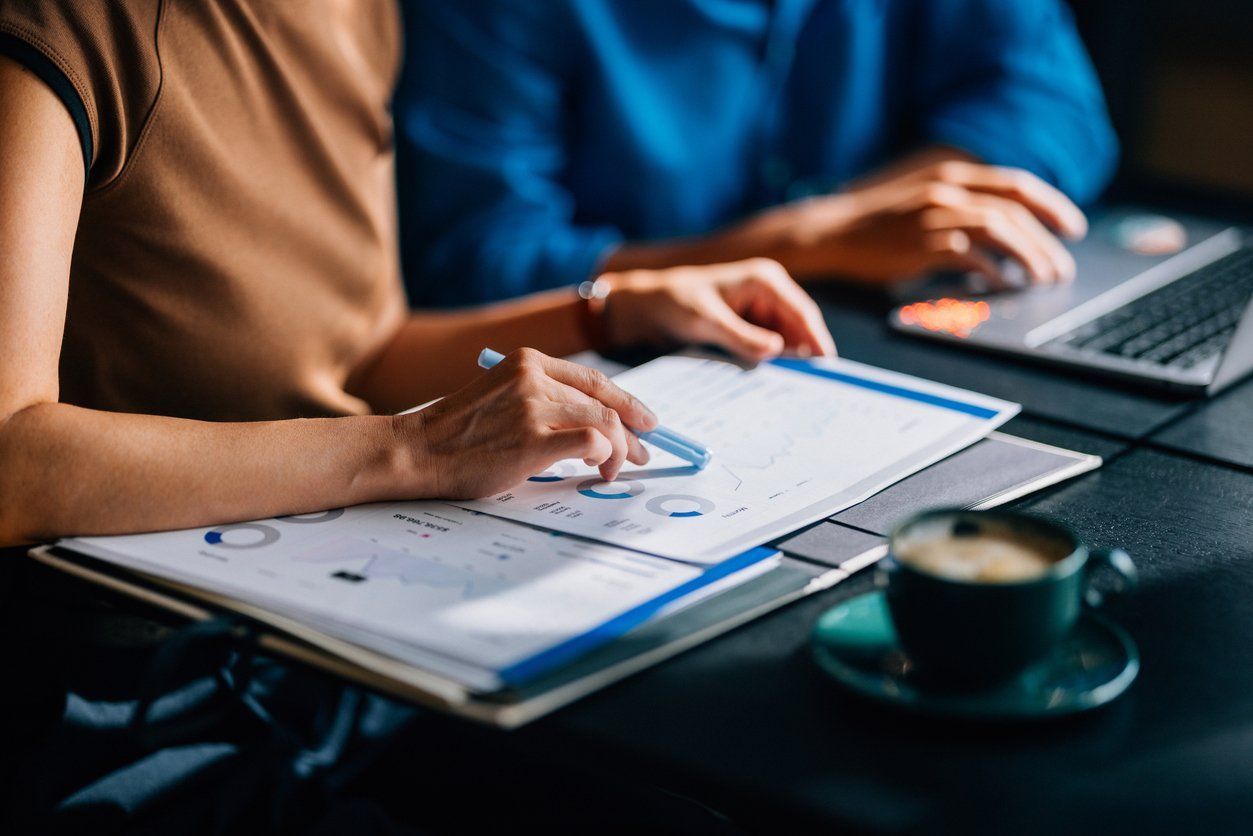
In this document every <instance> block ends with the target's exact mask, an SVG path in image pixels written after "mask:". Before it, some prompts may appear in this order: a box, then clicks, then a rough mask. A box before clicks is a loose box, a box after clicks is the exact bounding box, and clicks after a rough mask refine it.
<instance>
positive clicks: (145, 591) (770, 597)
mask: <svg viewBox="0 0 1253 836" xmlns="http://www.w3.org/2000/svg"><path fill="white" fill-rule="evenodd" d="M996 462H999V463H1000V464H999V465H993V464H991V463H996ZM1100 464H1101V459H1100V457H1098V456H1093V455H1088V454H1084V453H1078V452H1075V451H1072V450H1065V449H1063V448H1059V447H1052V446H1050V445H1045V444H1039V443H1037V442H1032V441H1027V440H1024V439H1020V438H1017V437H1014V436H1010V435H1006V434H1004V433H999V432H997V433H992V434H991V435H989V436H988V438H986V439H984V440H983V441H980V442H977V443H976V444H974V445H972V446H971V447H969V448H967V449H965V450H963V451H961V452H959V453H957V454H955V455H953V456H950V457H949V458H947V459H944V460H943V461H941V462H938V463H936V464H934V465H932V466H931V467H929V468H927V469H925V470H922V471H920V472H919V473H917V474H915V475H914V476H912V477H910V478H908V479H905V480H903V481H902V482H899V483H897V484H896V485H893V486H892V487H890V488H888V489H887V490H885V491H882V492H880V493H879V494H877V495H875V496H874V497H872V498H871V499H870V500H867V501H866V502H863V503H861V504H859V505H857V506H854V507H853V508H850V509H847V510H846V511H844V512H841V513H840V514H836V515H835V516H834V517H832V518H831V519H830V520H825V521H820V522H819V523H817V524H815V525H813V526H809V527H808V528H807V529H805V530H803V531H801V532H798V533H795V534H792V535H789V536H788V537H785V538H783V539H782V541H781V542H779V543H777V544H776V546H777V547H778V548H779V549H780V550H781V551H782V552H783V557H782V558H781V560H780V563H779V565H778V566H777V567H775V568H774V569H772V570H770V571H768V572H765V573H764V574H762V575H760V576H758V577H756V578H752V579H750V580H748V581H746V582H745V583H743V584H741V585H739V586H736V587H733V588H730V589H727V590H724V591H722V592H719V593H717V594H714V595H711V596H709V597H707V598H705V599H702V600H700V601H697V602H696V603H694V604H692V605H690V606H688V607H686V608H684V609H681V610H678V611H677V612H674V613H671V614H668V615H665V616H662V617H658V618H655V619H653V620H651V621H649V622H646V623H644V624H642V625H640V626H638V627H636V628H635V629H633V630H631V631H629V632H628V633H626V634H624V635H623V636H621V637H620V638H618V639H617V640H615V641H613V642H612V643H610V644H607V645H604V646H602V647H600V648H597V649H595V650H593V651H591V652H590V653H588V654H587V655H585V656H582V657H580V658H579V659H577V660H575V661H574V662H572V663H570V664H569V665H566V666H565V667H562V668H560V669H557V670H555V671H552V672H550V673H548V674H545V675H544V676H542V677H541V678H540V679H537V680H535V681H534V682H531V683H528V684H527V685H526V686H524V687H521V688H518V689H504V690H501V691H498V692H494V693H491V694H479V693H474V692H472V691H471V690H469V689H468V688H466V687H465V686H464V685H462V684H460V683H457V682H455V681H453V680H451V679H448V678H446V677H442V676H440V675H438V674H435V673H433V672H431V671H426V670H423V669H421V668H417V667H415V666H413V665H409V664H406V663H403V662H399V661H397V660H395V659H392V658H391V657H388V656H386V655H384V654H381V653H377V652H375V651H371V650H367V649H365V648H362V647H360V646H358V645H355V644H352V643H350V642H347V641H344V640H342V639H339V638H336V637H333V636H329V635H327V634H325V633H323V632H321V631H319V630H317V629H315V628H313V627H310V626H309V625H307V624H304V623H301V622H298V621H295V620H292V619H290V618H287V617H284V616H281V615H278V614H275V613H272V612H268V611H266V610H263V609H261V608H259V607H255V606H252V605H250V604H247V603H245V602H241V601H238V600H234V599H228V598H225V597H223V596H218V595H215V594H213V593H209V592H206V591H204V590H200V589H195V588H192V587H189V586H184V585H181V584H177V583H174V582H171V581H167V580H164V579H161V578H157V577H154V576H150V575H146V574H144V573H141V572H137V571H134V570H130V569H125V568H122V567H120V566H117V565H114V564H111V563H108V562H106V561H104V560H101V559H98V558H95V557H90V556H88V555H84V554H81V553H78V552H74V551H72V550H70V549H68V548H65V547H63V546H58V545H45V546H39V547H37V548H34V549H32V550H31V551H30V556H31V557H32V558H34V559H35V560H37V561H39V562H40V563H41V564H43V565H45V566H47V567H49V568H51V569H53V570H56V571H59V572H64V573H65V574H67V575H71V576H73V577H76V578H78V579H80V580H83V581H86V582H88V583H91V584H94V585H96V586H97V587H99V588H101V589H103V590H106V591H108V592H109V593H112V594H114V595H117V596H121V597H122V598H124V599H126V600H128V601H130V602H132V603H138V604H140V605H142V606H145V607H146V608H148V609H150V610H155V611H157V612H160V613H162V614H165V615H168V616H172V617H174V618H175V619H177V620H182V621H204V620H208V619H212V618H217V617H220V616H223V615H227V614H230V615H231V616H233V617H235V618H236V619H238V620H239V621H240V622H241V623H242V624H246V625H248V626H249V627H251V628H252V629H253V630H254V632H255V636H256V638H255V641H256V646H257V647H258V648H259V649H261V650H262V651H264V652H266V653H270V654H273V655H275V656H278V657H282V658H285V659H288V660H291V661H292V662H295V663H297V664H302V665H307V666H310V667H314V668H317V669H319V670H322V671H325V672H326V673H328V674H331V675H333V676H339V677H343V678H345V679H347V680H349V681H352V682H355V683H357V684H359V685H361V686H363V687H366V688H369V689H371V690H375V691H379V692H382V693H386V694H389V695H392V696H394V697H397V698H399V699H403V700H406V701H409V702H412V703H415V704H417V705H421V706H425V707H428V708H432V709H435V710H438V711H442V712H445V713H448V714H452V715H455V716H458V717H462V718H464V719H467V720H471V721H474V722H478V723H483V724H487V725H492V726H496V727H500V728H505V729H510V728H516V727H518V726H522V725H525V724H526V723H529V722H532V721H534V720H536V719H538V718H540V717H543V716H544V715H546V714H549V713H551V712H553V711H556V710H557V709H559V708H561V707H563V706H565V705H568V704H570V703H571V702H574V701H575V700H578V699H580V698H582V697H584V696H587V695H588V694H591V693H594V692H596V691H598V690H600V689H602V688H605V687H607V686H609V685H611V684H613V683H615V682H617V681H619V680H621V679H624V678H625V677H627V676H630V675H632V674H634V673H637V672H639V671H641V670H644V669H645V668H648V667H651V666H652V665H655V664H658V663H660V662H662V661H664V660H666V659H668V658H670V657H672V656H675V655H677V654H679V653H682V652H684V651H686V650H689V649H691V648H693V647H696V646H698V645H700V644H703V643H704V642H707V641H710V640H711V639H714V638H716V637H717V636H719V635H721V634H723V633H726V632H728V631H730V630H733V629H735V628H736V627H739V626H741V625H743V624H746V623H748V622H750V621H752V620H753V619H755V618H757V617H759V616H761V615H764V614H766V613H768V612H771V611H773V610H776V609H778V608H780V607H783V606H786V605H787V604H789V603H792V602H793V601H796V600H799V599H800V598H803V597H806V596H808V595H812V594H815V593H817V592H820V591H823V590H825V589H829V588H831V587H832V586H834V585H836V584H837V583H839V582H840V581H842V580H844V579H845V578H848V577H849V576H850V575H852V574H853V573H854V572H857V571H859V570H861V569H864V568H866V567H867V566H870V565H872V564H874V563H875V562H877V561H878V560H879V559H880V558H881V557H883V555H884V554H886V552H887V545H886V537H885V535H886V528H885V525H886V522H887V521H888V520H889V519H892V518H896V517H899V516H903V515H904V514H906V513H912V512H915V511H921V510H924V509H925V508H926V507H934V506H937V505H948V506H960V507H967V508H991V507H994V506H996V505H1001V504H1004V503H1006V502H1009V501H1012V500H1014V499H1017V498H1020V497H1022V496H1025V495H1027V494H1029V493H1032V492H1034V491H1038V490H1042V489H1044V488H1046V487H1049V486H1051V485H1055V484H1057V483H1059V482H1061V481H1064V480H1066V479H1070V478H1073V477H1074V476H1077V475H1079V474H1081V473H1085V472H1088V471H1091V470H1094V469H1096V468H1097V467H1099V466H1100ZM854 521H855V522H854ZM241 629H242V628H241Z"/></svg>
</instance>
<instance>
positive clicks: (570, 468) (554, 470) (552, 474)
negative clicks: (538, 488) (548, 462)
mask: <svg viewBox="0 0 1253 836" xmlns="http://www.w3.org/2000/svg"><path fill="white" fill-rule="evenodd" d="M573 474H574V465H572V464H570V463H569V462H557V463H556V464H555V465H553V466H552V467H550V468H548V469H547V470H545V471H544V472H543V473H536V474H535V475H534V476H531V477H528V478H527V481H528V482H560V481H561V480H562V479H564V478H566V477H567V476H572V475H573Z"/></svg>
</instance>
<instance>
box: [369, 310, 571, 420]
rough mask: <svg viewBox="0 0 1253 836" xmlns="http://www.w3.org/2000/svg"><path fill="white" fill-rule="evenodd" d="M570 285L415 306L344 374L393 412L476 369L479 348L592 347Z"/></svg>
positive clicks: (454, 385)
mask: <svg viewBox="0 0 1253 836" xmlns="http://www.w3.org/2000/svg"><path fill="white" fill-rule="evenodd" d="M581 305H582V301H581V300H580V299H579V298H578V295H577V294H576V293H575V292H574V291H573V290H554V291H549V292H547V293H537V294H533V295H531V296H527V297H525V298H523V299H517V300H514V301H510V302H503V303H500V304H497V305H490V306H487V307H481V308H473V309H468V310H462V311H450V312H446V313H438V312H429V311H418V312H415V313H413V314H411V315H410V317H409V319H408V320H407V321H406V322H405V324H404V325H403V326H402V327H401V328H400V330H399V331H398V332H397V333H396V335H395V337H394V338H393V339H392V340H391V341H390V342H389V343H388V344H387V345H386V346H385V347H384V348H383V349H382V351H380V352H379V353H378V355H377V356H375V357H373V358H371V359H370V360H369V361H367V362H366V363H365V364H364V365H363V367H362V369H361V370H360V371H359V372H358V373H357V374H355V375H354V376H353V379H352V380H350V381H349V388H350V389H351V390H352V391H353V393H354V394H356V395H358V396H359V397H362V398H364V399H365V400H367V401H368V402H369V403H370V404H371V405H372V406H373V407H374V409H375V410H376V411H378V412H399V411H400V410H402V409H407V408H409V407H411V406H414V405H416V404H419V403H423V402H425V401H428V400H430V399H432V398H437V397H440V396H442V395H447V394H448V393H450V392H452V391H453V390H455V389H458V388H460V387H461V386H463V385H465V383H467V382H468V381H469V380H470V379H471V378H472V377H474V376H475V375H476V374H478V372H479V368H478V366H477V365H476V361H477V359H478V356H479V352H480V351H481V350H482V349H483V348H484V347H488V346H490V347H491V348H494V349H496V350H497V351H501V352H504V353H508V352H510V351H513V350H514V349H516V348H522V347H523V346H526V347H529V348H534V349H538V350H539V351H542V352H544V353H545V354H549V355H552V356H554V357H562V356H565V355H567V354H574V353H575V352H578V351H583V350H585V349H587V348H590V347H591V346H590V343H589V340H588V337H587V334H586V333H585V328H584V325H583V321H582V311H581Z"/></svg>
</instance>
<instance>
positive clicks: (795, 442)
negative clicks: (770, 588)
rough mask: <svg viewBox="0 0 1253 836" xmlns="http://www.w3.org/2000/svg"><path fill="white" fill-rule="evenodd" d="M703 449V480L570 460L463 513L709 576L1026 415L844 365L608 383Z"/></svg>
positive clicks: (663, 369)
mask: <svg viewBox="0 0 1253 836" xmlns="http://www.w3.org/2000/svg"><path fill="white" fill-rule="evenodd" d="M614 380H615V382H617V383H618V384H619V385H620V386H622V387H623V388H624V389H626V390H628V391H630V392H632V393H633V394H635V395H637V396H638V397H640V398H641V399H642V400H643V401H644V403H646V404H648V405H649V406H650V407H652V409H653V410H654V411H655V412H656V413H657V414H658V416H659V417H660V418H661V421H662V423H664V424H665V425H666V426H667V427H669V428H671V429H674V430H676V431H678V432H679V433H682V434H683V435H686V436H688V437H690V438H693V439H695V440H696V441H698V442H701V443H702V444H704V445H706V446H708V447H709V448H710V449H711V450H712V452H713V459H712V461H711V462H710V464H709V466H708V467H707V468H706V469H705V470H703V471H700V472H697V471H696V470H695V469H694V468H692V467H690V466H688V465H687V463H686V462H683V461H681V460H680V459H678V458H675V457H674V456H671V455H669V454H666V453H662V452H660V451H658V450H656V449H652V450H650V452H651V453H653V459H652V461H650V462H649V464H648V465H647V466H645V467H642V468H637V467H635V466H633V465H629V464H628V465H627V467H626V469H624V470H623V472H622V473H621V474H620V475H619V477H618V479H617V480H616V481H614V482H612V483H605V482H603V481H601V479H600V478H599V476H598V475H597V473H596V470H595V469H594V468H590V467H587V466H586V465H584V464H583V463H582V462H580V461H564V462H560V463H558V464H557V465H555V466H554V467H552V468H550V469H549V470H548V471H546V472H544V473H538V474H536V475H535V476H533V477H531V478H530V479H529V480H528V481H526V482H523V483H522V484H520V485H517V486H515V487H514V488H512V489H510V490H508V491H505V492H503V493H500V494H497V495H496V496H492V497H488V498H486V499H481V500H476V501H473V502H469V503H463V504H464V505H465V506H466V507H468V508H473V509H476V510H479V511H483V512H486V513H489V514H494V515H497V516H501V517H506V518H509V519H513V520H519V521H521V522H525V523H530V524H532V525H536V526H540V527H543V528H549V529H554V530H558V531H563V532H567V533H570V534H575V535H578V536H581V537H586V538H590V539H593V540H599V541H602V542H605V543H613V544H616V545H620V546H625V547H628V548H631V549H636V550H638V551H641V552H646V553H649V554H655V555H662V556H665V557H670V558H675V559H678V560H684V561H689V562H694V563H702V564H710V563H715V562H717V561H719V560H724V559H726V558H729V557H731V556H733V555H736V554H739V553H740V552H743V551H744V550H745V549H748V548H751V547H752V546H756V545H759V544H761V543H765V542H767V541H769V540H771V539H773V538H775V537H778V536H781V535H783V534H786V533H788V532H791V531H794V530H795V529H797V528H799V527H800V526H802V525H805V524H807V523H810V522H813V521H814V520H818V519H822V518H823V517H828V516H830V515H832V514H835V513H837V512H839V511H842V510H843V509H845V508H848V507H849V506H851V505H854V504H856V503H858V502H860V501H862V500H863V499H866V498H868V497H870V496H872V495H873V494H875V493H876V492H878V491H880V490H882V489H883V488H885V487H887V486H888V485H891V484H892V483H894V482H896V481H898V480H900V479H903V478H904V477H906V476H909V475H910V474H912V473H915V472H917V471H919V470H921V469H922V468H924V467H926V466H927V465H929V464H932V463H934V462H936V461H939V460H940V459H942V458H944V457H946V456H949V455H952V454H953V453H955V452H957V451H958V450H961V449H962V448H964V447H967V446H968V445H970V444H973V443H974V442H975V441H978V440H979V439H981V438H983V437H984V436H986V435H987V434H988V433H989V432H991V431H992V430H993V429H995V428H996V427H998V426H1000V425H1001V424H1003V423H1004V422H1005V421H1007V420H1008V419H1009V418H1011V417H1012V416H1013V415H1015V414H1016V413H1017V412H1018V409H1019V407H1018V405H1017V404H1013V403H1009V402H1007V401H1002V400H998V399H996V398H990V397H987V396H985V395H979V394H976V393H974V392H968V391H966V390H963V389H958V388H955V387H951V386H945V385H943V384H939V383H933V382H930V381H926V380H921V379H919V378H915V377H910V376H908V375H902V374H896V373H894V372H888V371H885V370H883V369H878V368H875V367H873V366H866V365H863V364H861V363H855V362H852V361H848V360H830V361H824V360H815V361H802V360H788V359H783V360H778V361H774V362H772V363H765V364H762V365H760V366H758V367H757V368H755V369H751V370H745V369H743V368H741V367H740V366H737V365H735V364H732V363H729V362H726V361H722V360H716V359H710V358H706V357H696V356H686V355H677V356H670V357H662V358H660V359H657V360H654V361H652V362H651V363H647V364H645V365H643V366H639V367H637V368H634V369H631V370H629V371H626V372H623V373H622V374H620V375H618V376H616V377H615V378H614Z"/></svg>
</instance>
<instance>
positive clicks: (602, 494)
mask: <svg viewBox="0 0 1253 836" xmlns="http://www.w3.org/2000/svg"><path fill="white" fill-rule="evenodd" d="M578 490H579V493H581V494H583V495H584V496H586V497H587V498H589V499H630V498H631V497H633V496H639V495H640V494H642V493H643V492H644V486H643V485H642V484H640V483H639V482H632V481H628V480H626V479H619V480H617V481H614V482H606V481H604V480H602V479H585V480H583V481H582V482H579V488H578Z"/></svg>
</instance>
